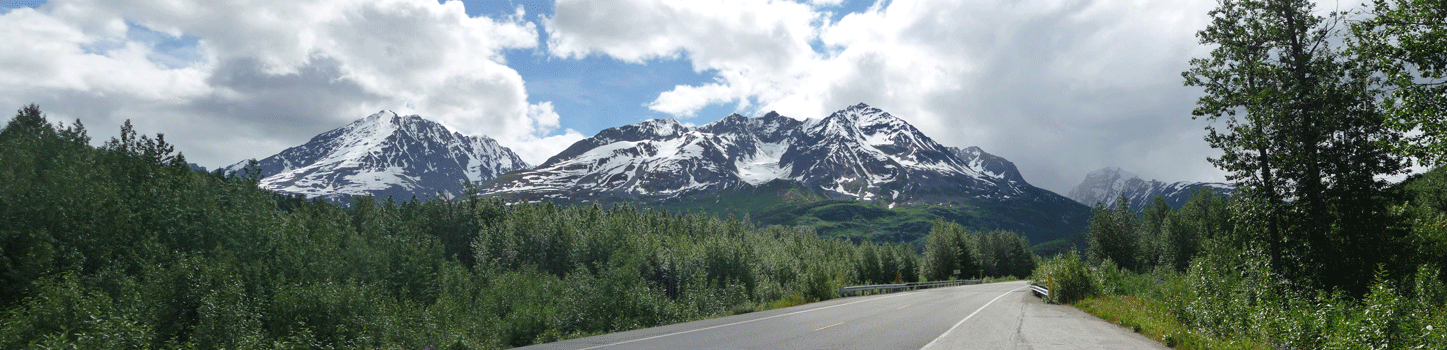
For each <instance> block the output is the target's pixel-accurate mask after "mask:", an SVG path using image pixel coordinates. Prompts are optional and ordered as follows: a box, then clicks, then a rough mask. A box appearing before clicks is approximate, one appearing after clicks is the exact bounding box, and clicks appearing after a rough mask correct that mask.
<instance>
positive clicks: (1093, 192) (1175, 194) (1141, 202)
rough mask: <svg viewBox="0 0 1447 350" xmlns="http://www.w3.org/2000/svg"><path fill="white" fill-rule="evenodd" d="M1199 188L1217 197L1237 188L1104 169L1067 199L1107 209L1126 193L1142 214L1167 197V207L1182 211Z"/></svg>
mask: <svg viewBox="0 0 1447 350" xmlns="http://www.w3.org/2000/svg"><path fill="white" fill-rule="evenodd" d="M1200 188H1210V189H1211V190H1212V191H1214V192H1215V193H1216V194H1228V195H1229V194H1230V193H1231V192H1232V191H1234V189H1235V188H1234V187H1233V186H1231V185H1230V184H1225V183H1219V182H1190V181H1177V182H1172V183H1165V182H1162V181H1159V180H1149V181H1147V180H1144V179H1141V178H1140V176H1137V175H1136V174H1132V173H1130V172H1127V171H1125V170H1123V169H1121V168H1119V167H1105V168H1101V169H1099V170H1096V171H1092V172H1090V173H1089V174H1087V175H1085V180H1084V181H1082V182H1081V183H1080V184H1079V185H1076V186H1075V188H1074V189H1072V190H1071V191H1070V193H1069V194H1067V195H1066V197H1069V198H1070V199H1071V200H1074V201H1076V202H1079V203H1081V204H1085V205H1088V206H1095V205H1096V204H1097V203H1099V204H1101V205H1104V206H1105V207H1114V206H1115V205H1116V201H1117V200H1118V199H1119V198H1120V196H1121V195H1122V194H1124V195H1125V197H1126V200H1128V201H1129V205H1130V208H1131V209H1132V210H1135V211H1137V212H1139V211H1142V210H1145V207H1146V206H1147V205H1149V204H1150V203H1151V201H1153V200H1154V198H1155V197H1156V196H1161V197H1164V198H1165V200H1166V204H1167V205H1170V206H1171V207H1173V208H1180V207H1181V206H1182V205H1185V203H1186V200H1188V199H1190V198H1191V194H1192V193H1194V192H1195V191H1196V190H1197V189H1200Z"/></svg>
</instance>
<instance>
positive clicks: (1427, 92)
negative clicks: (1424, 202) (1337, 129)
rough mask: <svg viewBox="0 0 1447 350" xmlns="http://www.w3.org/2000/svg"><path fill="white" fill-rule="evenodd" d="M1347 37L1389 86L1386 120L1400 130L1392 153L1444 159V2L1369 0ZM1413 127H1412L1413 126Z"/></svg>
mask: <svg viewBox="0 0 1447 350" xmlns="http://www.w3.org/2000/svg"><path fill="white" fill-rule="evenodd" d="M1369 11H1370V12H1371V14H1372V17H1371V18H1368V19H1366V20H1363V21H1360V22H1356V23H1353V24H1352V26H1351V33H1352V35H1351V36H1350V37H1348V40H1347V43H1348V44H1349V45H1350V47H1351V52H1352V53H1353V54H1355V55H1356V56H1357V57H1359V58H1361V59H1362V62H1363V63H1364V64H1366V65H1367V66H1368V67H1369V68H1371V69H1372V70H1374V71H1377V72H1379V73H1381V74H1382V76H1383V77H1384V78H1385V82H1386V85H1387V86H1388V87H1390V88H1391V91H1390V93H1389V94H1388V95H1387V96H1386V98H1385V99H1384V101H1383V102H1384V104H1383V105H1384V106H1385V107H1386V110H1387V124H1388V125H1389V126H1390V127H1391V128H1393V129H1394V130H1396V131H1398V132H1401V133H1404V134H1406V136H1405V137H1404V138H1403V139H1402V140H1401V142H1398V143H1395V144H1394V145H1393V151H1395V152H1396V153H1398V154H1400V155H1403V156H1409V157H1413V158H1416V159H1417V160H1418V161H1419V162H1420V163H1421V164H1423V165H1443V164H1447V2H1443V1H1440V0H1392V1H1390V2H1389V1H1387V0H1375V1H1374V2H1373V3H1372V4H1371V5H1370V10H1369ZM1414 131H1415V132H1414Z"/></svg>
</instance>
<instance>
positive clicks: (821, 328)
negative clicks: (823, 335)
mask: <svg viewBox="0 0 1447 350" xmlns="http://www.w3.org/2000/svg"><path fill="white" fill-rule="evenodd" d="M841 324H844V322H839V323H835V324H831V325H828V326H824V327H820V328H819V329H815V330H814V331H815V332H818V331H820V330H823V329H824V328H829V327H834V326H838V325H841Z"/></svg>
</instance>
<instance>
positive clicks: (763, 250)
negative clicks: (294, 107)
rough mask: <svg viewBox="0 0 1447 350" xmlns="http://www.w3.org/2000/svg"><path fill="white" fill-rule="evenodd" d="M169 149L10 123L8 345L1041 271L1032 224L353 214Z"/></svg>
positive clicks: (248, 339)
mask: <svg viewBox="0 0 1447 350" xmlns="http://www.w3.org/2000/svg"><path fill="white" fill-rule="evenodd" d="M173 148H174V147H173V146H171V145H170V144H168V143H167V142H166V141H165V138H164V135H156V136H155V137H150V136H146V135H137V134H136V132H135V131H134V130H132V128H131V126H130V123H129V122H127V123H126V124H125V125H124V126H123V127H122V129H121V132H120V135H119V137H118V138H113V139H111V140H109V141H107V142H105V143H104V144H103V145H102V146H100V147H92V146H91V145H90V139H89V136H88V135H87V131H86V130H85V127H84V126H83V125H82V124H81V123H80V122H79V121H76V122H74V123H72V124H69V125H65V124H63V123H52V122H50V121H49V120H47V118H46V117H45V116H44V115H43V114H42V113H41V111H40V109H39V107H38V106H34V105H31V106H27V107H25V108H23V109H21V110H20V111H19V113H18V115H17V116H15V118H14V119H12V120H10V121H9V123H8V124H6V125H5V127H4V129H3V130H0V249H3V251H4V254H3V256H0V286H3V290H0V310H3V314H0V317H3V319H4V321H3V323H0V348H6V349H13V348H80V349H108V348H333V347H340V348H355V347H385V348H407V349H418V348H425V347H431V348H505V347H511V346H520V345H527V344H533V343H537V342H546V341H552V340H558V339H564V338H570V337H578V336H585V335H591V334H601V333H607V332H615V331H622V330H628V329H636V328H642V327H649V326H656V325H662V324H668V323H674V322H681V321H687V320H693V319H699V318H706V317H715V316H721V315H729V314H737V313H745V312H752V311H754V310H760V309H767V308H775V307H783V306H790V305H797V304H800V303H804V302H809V301H816V300H823V299H829V298H832V297H835V296H836V294H837V291H838V288H839V287H840V286H841V285H858V284H879V283H896V282H913V281H919V280H921V277H922V276H921V273H922V272H923V273H926V274H931V275H930V276H929V277H930V279H949V278H967V277H975V276H980V275H985V276H991V275H999V276H1004V275H1011V274H1013V275H1016V276H1023V275H1024V274H1026V273H1029V271H1030V270H1031V269H1033V263H1034V261H1033V259H1031V258H1030V254H1029V252H1028V247H1029V244H1028V242H1026V241H1024V238H1023V236H1020V235H1017V234H1013V233H1006V232H994V233H974V234H968V233H965V232H964V231H963V230H962V229H960V228H959V226H958V225H954V224H952V223H944V222H940V223H936V231H940V232H943V233H939V234H932V235H931V237H934V236H939V237H941V238H945V239H947V240H948V241H949V244H948V245H947V246H941V247H938V248H932V249H929V250H927V251H926V252H925V253H924V254H921V253H920V252H918V251H916V250H915V249H913V248H912V247H910V246H908V245H903V244H875V243H868V242H865V243H862V244H854V243H850V242H849V241H846V240H843V239H822V238H820V237H819V236H818V235H816V234H815V232H814V231H813V230H812V229H811V228H808V227H783V226H770V227H762V228H760V227H754V226H752V225H751V224H750V223H749V222H748V221H747V220H738V219H732V218H724V219H721V218H716V217H708V216H703V215H698V214H687V213H684V214H676V213H668V212H663V211H652V210H641V209H637V208H636V207H633V206H629V205H618V206H611V207H606V208H605V207H600V206H596V205H595V206H568V207H564V206H556V205H553V204H548V203H541V204H522V205H510V206H509V205H503V204H501V203H500V202H497V201H492V200H487V199H480V198H481V197H479V196H475V195H469V196H463V197H461V198H458V199H454V200H450V201H449V200H429V201H425V202H423V201H417V200H415V199H414V200H410V201H400V202H399V201H393V200H390V199H374V198H371V197H357V198H353V199H352V200H351V202H350V203H349V204H350V205H349V206H347V207H346V208H343V207H341V206H337V205H334V204H331V203H328V202H325V201H322V200H313V201H308V200H306V199H304V198H300V197H288V196H283V195H279V194H276V193H272V192H269V191H266V190H262V189H259V188H257V186H256V183H257V182H258V180H259V179H258V178H257V174H254V173H252V174H222V173H219V172H218V173H211V174H207V173H203V172H198V171H194V170H191V169H190V168H189V167H188V166H187V163H186V161H185V158H184V157H183V156H182V155H179V154H175V152H174V149H173ZM399 203H400V204H399ZM932 240H933V238H932ZM941 255H948V256H950V259H958V260H949V261H941V259H939V258H933V257H935V256H941ZM922 257H923V258H922ZM922 259H923V260H924V261H927V262H929V263H930V264H931V265H930V266H928V267H922V263H921V260H922ZM959 261H968V263H960V262H959ZM955 269H962V270H963V272H961V276H955V275H953V274H952V273H953V270H955ZM941 271H950V272H951V273H949V274H945V273H941Z"/></svg>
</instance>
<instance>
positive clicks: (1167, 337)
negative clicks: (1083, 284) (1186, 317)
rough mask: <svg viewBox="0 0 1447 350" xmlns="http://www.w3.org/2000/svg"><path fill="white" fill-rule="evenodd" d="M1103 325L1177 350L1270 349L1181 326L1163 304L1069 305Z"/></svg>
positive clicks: (1116, 299)
mask: <svg viewBox="0 0 1447 350" xmlns="http://www.w3.org/2000/svg"><path fill="white" fill-rule="evenodd" d="M1072 306H1074V307H1075V308H1077V309H1080V310H1081V311H1085V312H1086V313H1089V314H1091V315H1094V316H1095V317H1099V318H1100V319H1102V320H1106V321H1107V322H1110V323H1114V324H1117V325H1120V326H1121V327H1125V328H1129V329H1130V330H1132V331H1135V332H1136V333H1140V334H1141V335H1144V336H1146V337H1148V338H1151V339H1155V340H1156V341H1160V342H1161V343H1163V344H1165V345H1166V346H1168V347H1172V348H1177V349H1271V347H1270V346H1267V345H1266V344H1262V343H1260V342H1256V341H1252V340H1250V339H1230V338H1227V339H1222V338H1216V337H1211V336H1209V335H1206V334H1203V333H1201V332H1199V331H1197V330H1194V329H1191V328H1190V327H1187V326H1186V325H1184V324H1182V323H1181V322H1180V321H1179V320H1177V319H1176V317H1175V316H1173V315H1171V312H1170V311H1169V310H1170V306H1169V305H1166V303H1164V302H1160V301H1156V300H1152V299H1145V298H1138V297H1134V296H1119V295H1116V296H1108V297H1090V298H1086V299H1083V300H1080V301H1077V302H1075V304H1073V305H1072Z"/></svg>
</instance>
